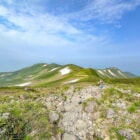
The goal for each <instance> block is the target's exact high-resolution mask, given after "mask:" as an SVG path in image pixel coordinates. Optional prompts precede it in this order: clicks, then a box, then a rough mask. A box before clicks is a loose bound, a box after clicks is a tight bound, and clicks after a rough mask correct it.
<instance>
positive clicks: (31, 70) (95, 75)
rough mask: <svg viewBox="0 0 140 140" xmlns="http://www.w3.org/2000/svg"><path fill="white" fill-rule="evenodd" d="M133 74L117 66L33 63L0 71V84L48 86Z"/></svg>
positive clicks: (130, 76) (123, 77)
mask: <svg viewBox="0 0 140 140" xmlns="http://www.w3.org/2000/svg"><path fill="white" fill-rule="evenodd" d="M132 77H135V76H134V75H133V74H130V73H125V72H122V71H121V70H119V69H117V68H107V69H91V68H82V67H80V66H77V65H73V64H68V65H58V64H54V63H52V64H45V63H40V64H35V65H33V66H30V67H26V68H23V69H21V70H18V71H15V72H5V73H4V72H2V73H0V86H1V87H2V86H21V87H22V86H50V85H58V84H59V85H65V84H73V83H80V82H97V81H99V79H118V78H120V79H127V78H132Z"/></svg>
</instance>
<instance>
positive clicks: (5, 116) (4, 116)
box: [1, 112, 10, 119]
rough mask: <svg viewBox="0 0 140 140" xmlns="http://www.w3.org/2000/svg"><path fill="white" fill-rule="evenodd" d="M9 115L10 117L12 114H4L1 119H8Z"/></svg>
mask: <svg viewBox="0 0 140 140" xmlns="http://www.w3.org/2000/svg"><path fill="white" fill-rule="evenodd" d="M9 115H10V113H8V112H7V113H3V114H2V116H1V118H5V119H8V117H9Z"/></svg>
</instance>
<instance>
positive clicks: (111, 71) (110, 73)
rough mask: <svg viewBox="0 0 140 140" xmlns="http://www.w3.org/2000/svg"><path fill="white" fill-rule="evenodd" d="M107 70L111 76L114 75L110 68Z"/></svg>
mask: <svg viewBox="0 0 140 140" xmlns="http://www.w3.org/2000/svg"><path fill="white" fill-rule="evenodd" d="M108 72H109V73H110V74H111V75H112V76H114V77H116V75H115V74H114V73H113V72H112V71H111V70H108Z"/></svg>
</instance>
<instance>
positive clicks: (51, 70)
mask: <svg viewBox="0 0 140 140" xmlns="http://www.w3.org/2000/svg"><path fill="white" fill-rule="evenodd" d="M58 68H59V67H57V68H53V69H51V70H50V71H55V70H57V69H58Z"/></svg>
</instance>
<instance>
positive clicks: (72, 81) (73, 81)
mask: <svg viewBox="0 0 140 140" xmlns="http://www.w3.org/2000/svg"><path fill="white" fill-rule="evenodd" d="M79 80H80V79H74V80H71V81H67V82H65V83H64V84H68V83H75V82H77V81H79Z"/></svg>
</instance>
